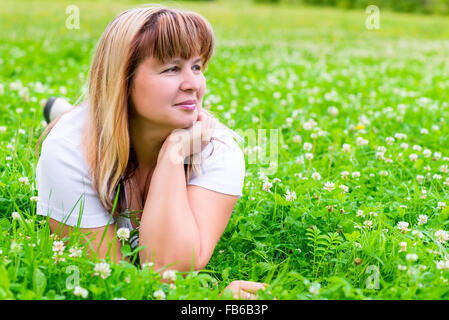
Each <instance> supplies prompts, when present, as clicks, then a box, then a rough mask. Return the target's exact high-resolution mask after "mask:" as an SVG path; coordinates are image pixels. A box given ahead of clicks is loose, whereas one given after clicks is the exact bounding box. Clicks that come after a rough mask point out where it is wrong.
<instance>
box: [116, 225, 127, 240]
mask: <svg viewBox="0 0 449 320" xmlns="http://www.w3.org/2000/svg"><path fill="white" fill-rule="evenodd" d="M117 237H118V238H119V239H120V240H121V241H128V239H129V229H128V228H120V229H118V230H117Z"/></svg>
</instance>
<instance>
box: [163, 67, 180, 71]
mask: <svg viewBox="0 0 449 320" xmlns="http://www.w3.org/2000/svg"><path fill="white" fill-rule="evenodd" d="M174 69H178V67H172V68H170V69H167V70H165V72H169V71H171V70H174Z"/></svg>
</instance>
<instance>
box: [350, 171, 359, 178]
mask: <svg viewBox="0 0 449 320" xmlns="http://www.w3.org/2000/svg"><path fill="white" fill-rule="evenodd" d="M352 177H353V178H360V172H358V171H354V172H353V173H352Z"/></svg>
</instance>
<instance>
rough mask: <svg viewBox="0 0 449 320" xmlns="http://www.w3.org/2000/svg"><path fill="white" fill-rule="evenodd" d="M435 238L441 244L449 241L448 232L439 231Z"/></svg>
mask: <svg viewBox="0 0 449 320" xmlns="http://www.w3.org/2000/svg"><path fill="white" fill-rule="evenodd" d="M435 238H436V240H437V241H438V242H440V243H445V242H446V241H447V240H448V239H449V235H448V233H447V231H444V230H438V231H436V232H435Z"/></svg>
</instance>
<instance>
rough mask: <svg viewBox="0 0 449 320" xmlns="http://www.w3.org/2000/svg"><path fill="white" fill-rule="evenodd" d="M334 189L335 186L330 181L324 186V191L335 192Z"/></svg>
mask: <svg viewBox="0 0 449 320" xmlns="http://www.w3.org/2000/svg"><path fill="white" fill-rule="evenodd" d="M334 187H335V184H334V183H332V182H329V181H328V182H326V183H325V184H324V187H323V189H324V190H327V191H329V192H331V191H332V190H334Z"/></svg>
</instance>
